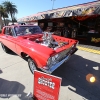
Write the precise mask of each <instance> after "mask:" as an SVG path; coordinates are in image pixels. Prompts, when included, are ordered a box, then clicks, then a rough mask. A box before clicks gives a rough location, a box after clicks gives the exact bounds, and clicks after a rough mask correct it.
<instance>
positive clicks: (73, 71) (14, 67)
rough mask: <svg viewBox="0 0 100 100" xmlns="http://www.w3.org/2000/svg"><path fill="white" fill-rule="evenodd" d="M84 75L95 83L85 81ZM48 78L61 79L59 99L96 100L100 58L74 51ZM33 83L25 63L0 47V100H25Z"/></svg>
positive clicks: (99, 89)
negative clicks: (56, 77) (91, 78)
mask: <svg viewBox="0 0 100 100" xmlns="http://www.w3.org/2000/svg"><path fill="white" fill-rule="evenodd" d="M88 74H93V75H94V76H95V77H96V82H94V83H90V82H88V81H87V80H86V76H87V75H88ZM52 75H55V76H58V77H61V78H62V83H61V88H60V94H59V100H100V55H98V54H93V53H89V52H86V51H81V50H78V51H77V52H76V53H75V54H74V55H73V56H72V57H71V58H70V59H69V60H68V61H67V62H66V63H64V64H63V65H62V66H60V67H59V68H58V69H57V70H55V71H54V72H53V73H52ZM33 84H34V82H33V75H32V74H31V72H30V70H29V68H28V64H27V61H25V60H24V59H22V58H21V57H19V56H18V55H16V54H15V53H12V52H11V53H9V54H7V53H5V52H4V51H3V50H2V48H1V46H0V100H28V97H27V94H28V93H29V92H32V93H33ZM8 94H9V95H10V96H8ZM14 94H17V95H14Z"/></svg>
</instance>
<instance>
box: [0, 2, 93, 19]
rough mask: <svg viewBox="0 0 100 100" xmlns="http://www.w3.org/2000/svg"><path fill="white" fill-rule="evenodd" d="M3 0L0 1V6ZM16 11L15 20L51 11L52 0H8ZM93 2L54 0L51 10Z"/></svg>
mask: <svg viewBox="0 0 100 100" xmlns="http://www.w3.org/2000/svg"><path fill="white" fill-rule="evenodd" d="M3 1H5V0H0V4H1V3H2V2H3ZM8 1H11V2H13V3H14V4H15V5H16V6H17V9H18V14H17V15H16V17H17V19H18V18H22V17H25V16H29V15H32V14H36V13H38V12H43V11H47V10H51V9H52V5H53V1H52V0H8ZM92 1H94V0H55V1H54V6H53V9H56V8H62V7H67V6H73V5H77V4H82V3H87V2H92Z"/></svg>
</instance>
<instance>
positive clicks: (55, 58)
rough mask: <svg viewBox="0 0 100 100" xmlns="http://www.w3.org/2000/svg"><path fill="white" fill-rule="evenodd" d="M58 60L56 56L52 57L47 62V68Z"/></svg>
mask: <svg viewBox="0 0 100 100" xmlns="http://www.w3.org/2000/svg"><path fill="white" fill-rule="evenodd" d="M57 58H58V54H56V55H54V56H53V57H50V58H49V59H48V61H47V66H50V65H52V64H55V63H56V61H57Z"/></svg>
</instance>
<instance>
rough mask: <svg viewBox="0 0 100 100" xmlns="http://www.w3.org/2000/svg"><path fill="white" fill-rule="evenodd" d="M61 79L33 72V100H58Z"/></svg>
mask: <svg viewBox="0 0 100 100" xmlns="http://www.w3.org/2000/svg"><path fill="white" fill-rule="evenodd" d="M61 80H62V79H61V78H60V77H56V76H53V75H49V74H46V73H43V72H40V71H35V72H34V89H33V98H34V100H58V98H59V90H60V85H61Z"/></svg>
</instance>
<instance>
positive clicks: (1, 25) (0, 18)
mask: <svg viewBox="0 0 100 100" xmlns="http://www.w3.org/2000/svg"><path fill="white" fill-rule="evenodd" d="M2 27H3V22H2V17H1V15H0V30H1V29H2Z"/></svg>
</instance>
